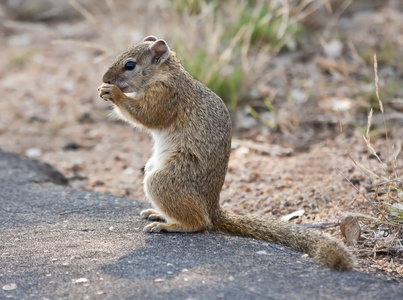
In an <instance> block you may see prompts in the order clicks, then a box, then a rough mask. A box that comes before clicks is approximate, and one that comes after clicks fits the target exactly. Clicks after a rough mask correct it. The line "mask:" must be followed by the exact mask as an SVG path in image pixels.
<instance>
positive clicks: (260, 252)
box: [256, 250, 267, 255]
mask: <svg viewBox="0 0 403 300" xmlns="http://www.w3.org/2000/svg"><path fill="white" fill-rule="evenodd" d="M256 254H259V255H266V254H267V252H266V251H265V250H260V251H256Z"/></svg>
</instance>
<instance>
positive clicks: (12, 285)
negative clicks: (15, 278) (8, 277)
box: [3, 283, 17, 291]
mask: <svg viewBox="0 0 403 300" xmlns="http://www.w3.org/2000/svg"><path fill="white" fill-rule="evenodd" d="M16 288H17V284H16V283H7V284H6V285H3V290H5V291H12V290H15V289H16Z"/></svg>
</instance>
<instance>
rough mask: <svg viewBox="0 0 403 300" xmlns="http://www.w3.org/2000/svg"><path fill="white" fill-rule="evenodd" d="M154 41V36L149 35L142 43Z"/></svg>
mask: <svg viewBox="0 0 403 300" xmlns="http://www.w3.org/2000/svg"><path fill="white" fill-rule="evenodd" d="M156 40H158V39H157V38H156V37H155V36H153V35H149V36H147V37H145V38H144V39H143V42H155V41H156Z"/></svg>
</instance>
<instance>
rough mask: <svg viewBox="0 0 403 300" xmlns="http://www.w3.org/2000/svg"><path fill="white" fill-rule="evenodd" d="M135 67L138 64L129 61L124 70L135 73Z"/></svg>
mask: <svg viewBox="0 0 403 300" xmlns="http://www.w3.org/2000/svg"><path fill="white" fill-rule="evenodd" d="M135 67H136V62H135V61H128V62H127V63H125V65H124V69H125V70H126V71H133V70H134V68H135Z"/></svg>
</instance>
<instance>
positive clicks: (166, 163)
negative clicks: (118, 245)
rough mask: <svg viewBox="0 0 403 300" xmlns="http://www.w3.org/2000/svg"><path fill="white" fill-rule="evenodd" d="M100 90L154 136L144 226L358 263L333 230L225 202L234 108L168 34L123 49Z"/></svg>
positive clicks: (337, 263)
mask: <svg viewBox="0 0 403 300" xmlns="http://www.w3.org/2000/svg"><path fill="white" fill-rule="evenodd" d="M98 92H99V96H100V97H101V98H102V99H104V100H105V101H108V102H109V103H110V104H111V106H112V107H113V108H114V112H115V113H116V114H117V115H118V116H120V117H121V118H122V119H123V120H126V121H128V122H129V123H131V124H132V125H134V126H136V127H141V128H145V129H146V130H147V131H148V132H149V133H150V134H151V136H152V138H153V141H154V151H153V154H152V156H151V157H150V159H149V160H148V162H147V163H146V165H145V168H144V181H143V186H144V192H145V195H146V197H147V198H148V199H149V201H150V202H151V204H152V206H153V209H146V210H143V211H142V212H141V216H142V217H143V218H146V219H148V220H150V221H153V222H152V223H150V224H149V225H147V226H146V227H144V231H147V232H198V231H215V232H220V233H227V234H234V235H239V236H244V237H251V238H255V239H261V240H264V241H268V242H275V243H279V244H282V245H285V246H289V247H292V248H294V249H296V250H298V251H301V252H303V253H307V254H308V255H310V256H312V257H314V258H315V259H317V260H318V261H319V262H321V263H322V264H323V265H325V266H328V267H330V268H332V269H336V270H351V269H353V267H354V258H353V256H352V255H351V254H350V253H349V251H348V249H347V247H346V246H345V245H344V244H343V243H342V242H340V241H338V240H336V239H335V238H333V237H331V236H330V235H328V234H325V233H321V232H317V231H314V230H312V229H307V228H303V227H299V226H297V225H292V224H289V223H285V222H282V221H278V220H276V219H270V218H269V219H265V218H262V217H258V216H248V215H236V214H233V213H230V212H228V211H225V210H224V209H223V208H222V207H221V206H220V203H219V199H220V192H221V189H222V186H223V184H224V178H225V175H226V172H227V168H228V161H229V156H230V152H231V137H232V132H231V131H232V125H231V119H230V115H229V112H228V109H227V107H226V106H225V104H224V102H223V100H222V99H221V98H220V97H219V96H218V95H216V94H215V93H214V92H213V91H211V90H210V89H209V88H207V87H206V86H205V85H203V84H202V83H201V82H199V81H198V80H196V79H194V78H193V77H192V76H191V75H190V74H189V73H188V72H187V71H186V70H185V68H184V67H183V65H182V64H181V62H180V60H179V59H178V58H177V56H176V54H175V52H173V51H172V50H171V49H170V48H169V46H168V44H167V43H166V42H165V41H164V40H162V39H157V38H156V37H154V36H148V37H146V38H144V39H143V41H141V42H139V43H137V44H135V45H134V46H132V47H129V48H128V49H127V50H125V51H124V52H123V53H121V54H120V55H118V56H117V57H116V59H115V61H114V62H113V63H112V65H111V66H110V67H109V69H108V70H107V72H106V73H105V74H104V76H103V84H102V85H101V86H100V87H99V88H98Z"/></svg>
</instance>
